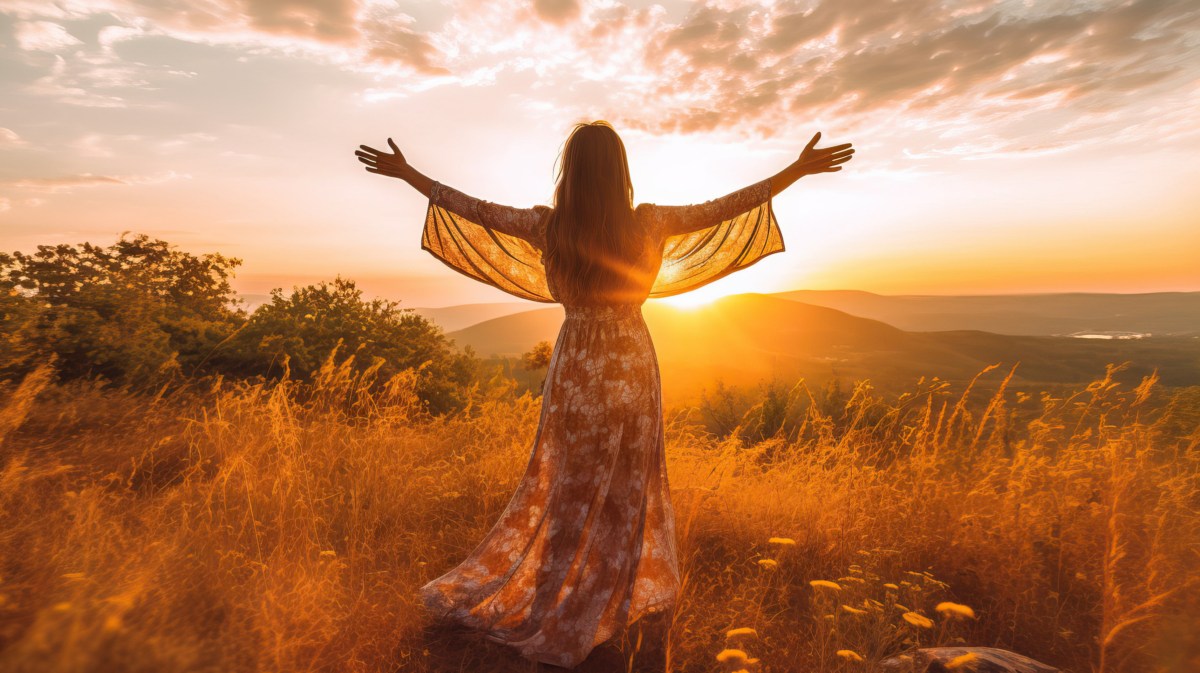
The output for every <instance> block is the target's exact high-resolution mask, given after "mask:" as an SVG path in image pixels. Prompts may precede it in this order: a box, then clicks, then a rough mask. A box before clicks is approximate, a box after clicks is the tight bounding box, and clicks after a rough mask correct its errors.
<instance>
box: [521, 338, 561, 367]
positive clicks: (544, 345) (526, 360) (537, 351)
mask: <svg viewBox="0 0 1200 673" xmlns="http://www.w3.org/2000/svg"><path fill="white" fill-rule="evenodd" d="M553 354H554V345H553V344H551V343H550V342H549V341H539V342H537V343H536V344H534V346H533V348H531V349H530V350H529V352H528V353H525V354H523V355H522V356H521V364H522V366H524V367H525V369H528V370H530V371H534V370H537V369H545V368H547V367H549V366H550V356H552V355H553Z"/></svg>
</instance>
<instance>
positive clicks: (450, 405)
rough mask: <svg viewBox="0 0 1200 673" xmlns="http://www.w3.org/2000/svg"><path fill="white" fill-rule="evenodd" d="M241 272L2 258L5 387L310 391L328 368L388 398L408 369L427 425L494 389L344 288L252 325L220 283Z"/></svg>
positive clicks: (212, 264) (323, 287)
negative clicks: (231, 382)
mask: <svg viewBox="0 0 1200 673" xmlns="http://www.w3.org/2000/svg"><path fill="white" fill-rule="evenodd" d="M240 264H241V260H238V259H233V258H230V257H225V256H223V255H219V254H206V255H193V254H190V253H187V252H183V251H180V250H177V249H176V248H175V247H174V246H172V245H171V244H169V243H167V242H166V241H162V240H158V239H153V238H150V237H149V236H146V235H137V236H134V237H132V238H126V237H125V236H122V237H121V238H120V239H119V240H118V241H117V242H116V243H115V244H113V245H111V246H108V247H101V246H97V245H93V244H91V243H82V244H80V245H54V246H49V245H43V246H39V247H38V249H37V251H36V252H34V253H32V254H25V253H21V252H14V253H12V254H3V253H0V377H6V378H12V377H19V376H22V375H24V374H26V373H28V372H29V371H30V370H31V369H32V368H34V367H36V366H37V364H38V363H40V362H43V361H46V360H53V361H54V363H55V369H56V371H57V373H58V376H59V377H60V378H61V379H76V378H97V379H100V380H103V381H108V382H112V383H116V384H118V385H124V386H129V387H133V388H140V387H146V386H151V385H156V384H160V383H162V382H163V380H164V379H165V378H167V377H170V376H184V377H193V376H205V375H222V376H233V377H239V378H248V377H261V378H263V379H281V378H285V377H287V378H291V379H293V380H296V381H301V382H309V381H312V380H313V378H314V375H315V374H317V373H318V372H319V371H320V370H321V367H322V366H323V365H324V364H326V363H327V362H330V364H332V365H334V366H337V367H339V368H342V369H345V370H346V371H350V372H355V373H356V375H362V374H363V373H365V372H366V371H367V370H370V378H371V379H372V380H373V381H376V382H377V384H376V385H378V386H383V385H385V384H386V382H387V381H388V380H389V379H391V378H392V377H393V376H395V375H396V374H399V373H401V372H403V371H404V370H406V369H410V368H411V369H415V370H418V376H417V379H418V382H417V386H416V392H417V394H418V396H419V397H420V399H421V400H422V401H423V403H424V404H425V405H426V407H427V410H428V411H430V412H433V413H442V412H446V411H450V410H454V409H458V408H460V407H461V406H463V404H464V403H465V400H466V399H467V398H468V397H469V396H470V388H471V386H473V385H474V384H475V383H476V382H480V381H482V382H483V385H484V386H485V387H487V388H488V389H489V390H493V389H495V388H496V385H499V384H495V381H493V379H494V377H491V376H490V375H488V374H487V373H485V372H484V371H483V367H482V364H481V363H480V361H479V359H478V358H476V357H475V356H474V354H473V353H472V352H470V350H469V349H468V350H467V352H465V353H460V352H457V351H455V350H454V349H453V348H452V344H451V342H450V341H448V340H447V339H446V337H445V336H444V335H443V334H442V332H441V329H440V328H439V327H438V326H437V325H435V324H433V323H431V322H429V321H428V320H426V319H425V318H423V317H421V316H419V315H417V314H416V313H413V312H412V310H411V309H401V308H399V306H398V304H397V302H391V301H386V300H383V299H373V300H367V299H365V298H363V294H362V291H361V290H359V289H358V288H357V287H356V286H355V284H354V282H353V281H350V280H346V279H342V278H337V279H335V280H334V281H333V282H331V283H329V282H321V283H318V284H316V285H310V286H306V287H297V288H294V289H293V292H292V293H291V294H289V295H286V296H285V295H284V293H283V290H281V289H276V290H274V291H273V292H272V293H271V301H270V302H268V303H267V304H265V305H263V306H261V307H259V308H258V309H257V310H256V311H255V312H254V313H253V314H251V315H249V316H247V315H246V312H245V310H244V309H242V308H241V306H240V304H241V300H240V299H238V298H237V295H236V293H235V292H234V291H233V289H232V287H231V286H230V283H229V281H230V278H232V276H233V271H234V269H235V268H236V267H238V266H239V265H240ZM501 387H503V386H501Z"/></svg>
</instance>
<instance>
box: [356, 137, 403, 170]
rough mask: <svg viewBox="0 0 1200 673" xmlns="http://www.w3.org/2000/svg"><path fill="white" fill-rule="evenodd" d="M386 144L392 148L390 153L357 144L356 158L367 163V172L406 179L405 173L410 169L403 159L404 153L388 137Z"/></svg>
mask: <svg viewBox="0 0 1200 673" xmlns="http://www.w3.org/2000/svg"><path fill="white" fill-rule="evenodd" d="M387 141H388V145H390V146H391V148H392V153H390V154H389V153H387V152H380V151H379V150H377V149H375V148H373V147H368V146H366V145H359V149H358V150H356V151H355V152H354V155H355V156H357V157H358V160H359V161H361V162H363V163H364V164H366V165H367V172H368V173H378V174H380V175H386V176H388V177H389V178H400V179H401V180H405V179H407V177H406V176H407V175H408V173H409V172H410V170H411V167H410V166H409V165H408V162H407V161H405V160H404V155H403V154H401V153H400V148H399V147H396V143H394V142H392V139H391V138H388V140H387Z"/></svg>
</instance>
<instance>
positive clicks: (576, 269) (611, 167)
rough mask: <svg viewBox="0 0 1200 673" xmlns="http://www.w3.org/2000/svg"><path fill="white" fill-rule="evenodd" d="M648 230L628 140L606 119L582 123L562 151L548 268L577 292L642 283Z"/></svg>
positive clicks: (594, 294)
mask: <svg viewBox="0 0 1200 673" xmlns="http://www.w3.org/2000/svg"><path fill="white" fill-rule="evenodd" d="M645 236H646V235H645V232H643V231H640V230H639V229H638V227H637V222H636V220H635V218H634V213H633V181H632V180H631V179H630V177H629V160H628V158H627V157H626V155H625V144H624V143H623V142H621V137H620V136H618V135H617V132H616V131H615V130H614V129H613V127H612V126H611V125H610V124H609V123H608V122H605V121H595V122H591V123H583V122H581V123H578V124H576V125H575V128H574V129H572V131H571V135H570V136H568V137H567V142H566V144H565V145H564V147H563V152H562V154H561V163H560V165H559V169H558V186H557V187H556V188H555V192H554V212H553V214H552V215H551V216H550V220H549V221H548V222H547V224H546V254H545V257H546V267H547V271H548V272H552V273H554V274H555V276H556V280H559V281H560V283H559V284H560V287H561V286H563V285H564V284H565V285H566V289H567V290H568V292H569V294H570V295H571V296H572V297H584V298H594V299H599V298H601V297H603V296H606V295H621V294H622V293H623V291H628V290H632V289H634V288H636V287H637V281H636V279H635V275H634V272H635V270H636V269H637V267H638V261H639V260H640V259H641V258H642V255H644V254H645V250H646V246H645Z"/></svg>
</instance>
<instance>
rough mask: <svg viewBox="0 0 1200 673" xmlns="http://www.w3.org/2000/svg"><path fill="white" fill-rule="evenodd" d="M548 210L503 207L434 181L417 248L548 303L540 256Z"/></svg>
mask: <svg viewBox="0 0 1200 673" xmlns="http://www.w3.org/2000/svg"><path fill="white" fill-rule="evenodd" d="M550 212H551V209H550V208H548V207H546V206H534V207H533V208H512V207H509V206H502V205H499V204H496V203H491V202H488V201H483V200H480V199H477V198H475V197H472V196H468V195H466V194H464V193H462V192H460V191H458V190H457V189H454V188H452V187H448V186H446V185H443V184H441V183H439V182H434V183H433V187H432V188H431V190H430V194H429V208H428V210H427V211H426V213H425V227H424V230H423V231H422V232H421V249H422V250H427V251H429V253H430V254H432V255H433V256H434V257H437V258H438V259H440V260H441V261H442V262H444V263H445V264H446V265H447V266H449V267H450V268H452V269H454V270H455V271H458V272H460V273H463V274H466V275H467V276H470V277H471V278H474V279H476V280H478V281H480V282H482V283H486V284H488V285H491V286H493V287H496V288H499V289H501V290H503V291H505V292H507V293H509V294H512V295H516V296H518V297H521V298H523V299H531V300H533V301H540V302H548V303H553V302H554V301H555V300H554V298H553V297H552V296H551V295H550V289H549V287H548V285H547V282H546V270H545V266H544V263H543V260H542V251H543V250H545V247H546V246H545V228H544V224H545V219H544V218H545V216H546V215H549V214H550Z"/></svg>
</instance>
